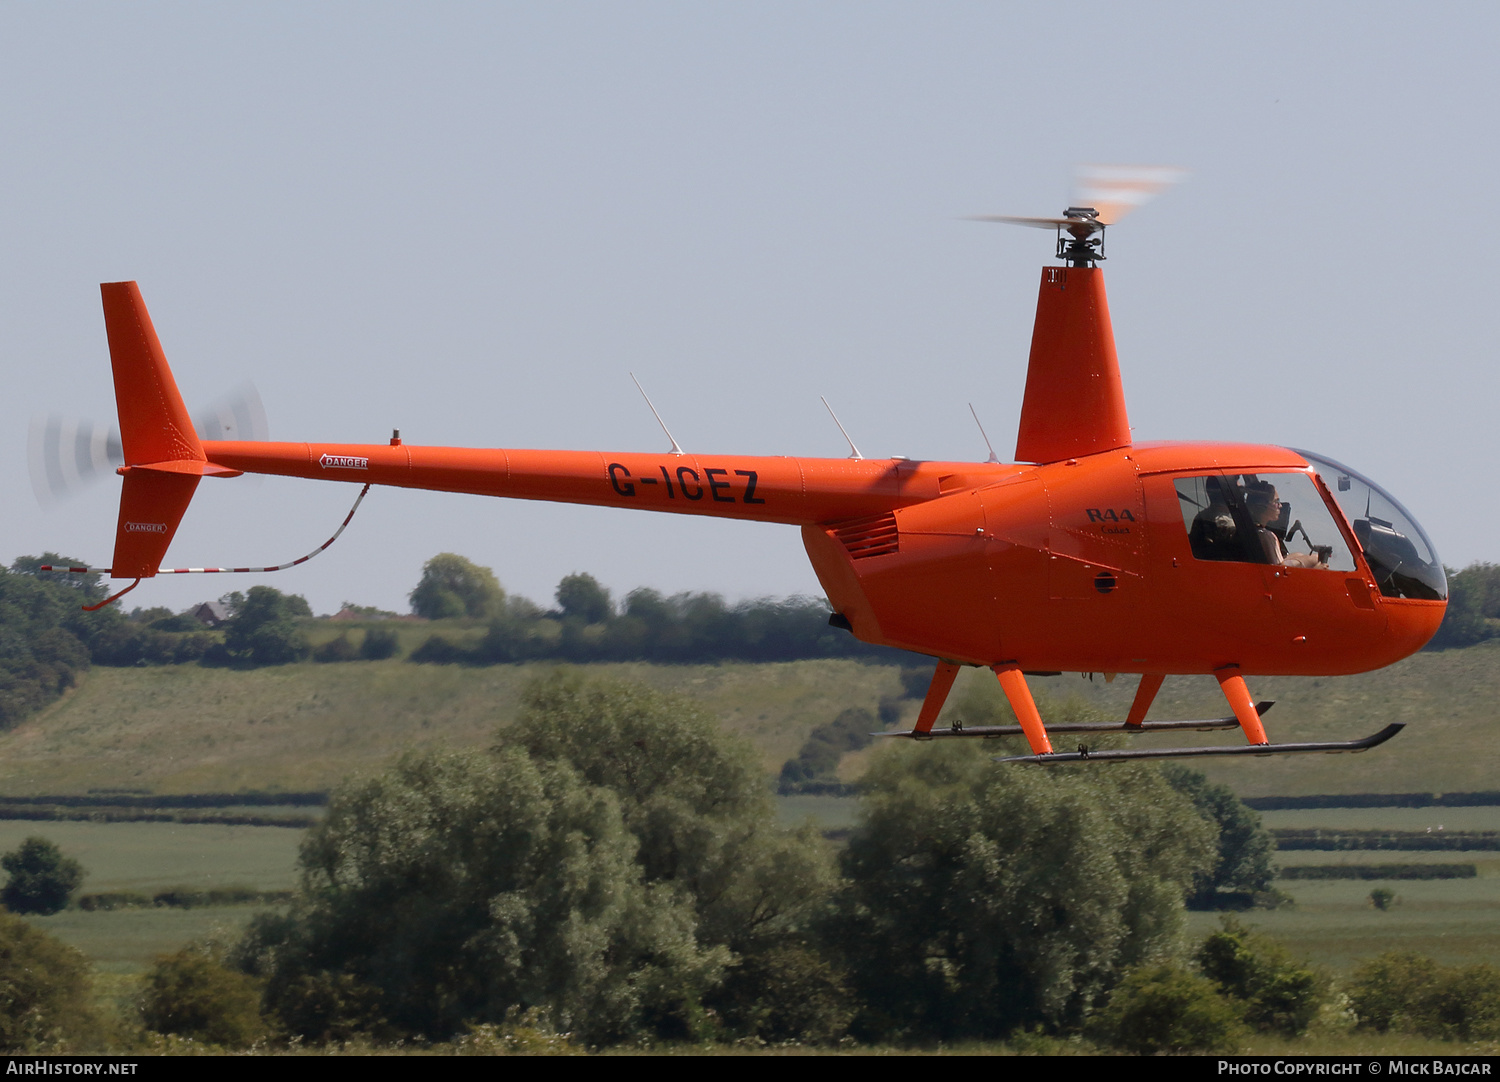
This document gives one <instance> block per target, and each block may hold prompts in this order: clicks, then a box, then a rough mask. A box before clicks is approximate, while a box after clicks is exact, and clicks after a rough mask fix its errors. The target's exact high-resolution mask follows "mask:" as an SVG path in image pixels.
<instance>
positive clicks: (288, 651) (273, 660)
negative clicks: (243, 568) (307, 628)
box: [224, 586, 312, 666]
mask: <svg viewBox="0 0 1500 1082" xmlns="http://www.w3.org/2000/svg"><path fill="white" fill-rule="evenodd" d="M311 611H312V610H311V609H310V608H309V607H308V604H307V599H306V598H303V597H301V596H299V595H296V594H290V595H288V594H283V593H282V592H281V591H280V590H277V589H275V588H274V587H271V586H252V587H250V589H249V590H248V591H247V592H246V593H245V595H244V597H243V599H241V600H240V601H239V602H238V603H237V604H236V605H235V612H234V615H233V616H232V617H230V618H229V620H228V621H227V622H226V623H225V625H224V648H225V650H227V651H228V653H229V656H230V657H231V658H233V659H234V660H236V661H239V662H241V663H244V664H249V665H255V666H261V665H286V664H289V663H290V662H293V661H301V660H302V659H303V658H305V657H307V655H308V653H309V649H308V645H307V639H306V637H305V636H304V635H303V634H302V630H301V628H299V627H298V626H297V620H298V619H299V618H301V617H305V616H307V615H308V614H309V613H311Z"/></svg>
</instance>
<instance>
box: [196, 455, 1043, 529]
mask: <svg viewBox="0 0 1500 1082" xmlns="http://www.w3.org/2000/svg"><path fill="white" fill-rule="evenodd" d="M203 447H204V452H205V454H206V455H207V457H208V459H209V462H210V463H212V464H214V465H217V466H219V467H221V468H226V469H227V470H228V471H233V472H244V473H260V474H274V475H280V476H284V477H303V478H311V479H315V480H322V481H353V482H359V483H366V482H368V483H370V484H377V485H391V486H394V487H398V488H417V489H430V490H434V491H439V492H463V493H469V494H472V495H479V496H504V497H509V498H512V499H522V500H546V501H552V502H557V503H577V504H586V505H591V506H595V507H634V508H638V509H641V510H647V511H662V512H669V513H678V514H690V515H709V516H714V517H720V518H734V519H745V520H750V521H759V522H777V523H784V524H788V525H794V526H804V525H814V524H822V523H830V522H837V521H841V520H844V519H853V518H860V517H862V516H866V515H875V514H882V513H884V512H887V511H892V510H894V509H896V508H898V507H905V506H909V505H911V504H916V503H923V502H926V501H927V500H932V499H936V498H937V497H938V496H940V495H942V494H944V493H946V492H949V491H952V490H954V489H956V488H958V487H975V486H978V485H982V484H988V483H990V482H992V481H995V480H998V479H1000V478H1001V477H1004V476H1006V475H1007V474H1008V473H1011V472H1015V470H1016V469H1017V467H1007V466H1000V465H991V464H987V463H952V462H947V463H944V462H910V461H907V460H904V459H887V460H878V459H861V460H850V459H842V458H836V459H819V458H815V459H805V458H802V459H799V458H787V457H751V456H738V455H723V456H713V457H711V456H706V455H704V456H698V455H674V454H666V453H664V454H641V453H638V452H627V453H619V454H613V453H608V452H600V451H536V450H511V449H494V450H484V449H477V448H461V447H421V446H412V445H406V444H398V445H387V444H352V445H351V444H317V443H266V442H215V441H206V442H205V443H204V445H203Z"/></svg>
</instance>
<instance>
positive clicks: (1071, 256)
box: [1057, 207, 1104, 267]
mask: <svg viewBox="0 0 1500 1082" xmlns="http://www.w3.org/2000/svg"><path fill="white" fill-rule="evenodd" d="M1057 258H1058V259H1061V260H1063V261H1064V262H1065V263H1067V264H1068V266H1070V267H1092V266H1093V265H1094V264H1095V263H1098V262H1100V261H1101V260H1103V259H1104V223H1103V222H1101V221H1100V220H1099V212H1098V211H1097V210H1095V209H1094V208H1093V207H1069V208H1068V209H1067V210H1065V211H1063V216H1062V220H1061V221H1059V222H1058V223H1057Z"/></svg>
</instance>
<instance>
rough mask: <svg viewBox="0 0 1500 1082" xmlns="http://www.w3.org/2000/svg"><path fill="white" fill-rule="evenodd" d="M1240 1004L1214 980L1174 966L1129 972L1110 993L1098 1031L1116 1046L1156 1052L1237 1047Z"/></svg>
mask: <svg viewBox="0 0 1500 1082" xmlns="http://www.w3.org/2000/svg"><path fill="white" fill-rule="evenodd" d="M1239 1015H1240V1009H1239V1007H1238V1006H1237V1005H1236V1004H1233V1003H1231V1002H1230V1001H1229V1000H1227V999H1225V998H1224V997H1223V996H1222V995H1220V994H1219V990H1218V989H1217V988H1216V987H1215V986H1214V984H1213V982H1212V981H1209V980H1207V979H1206V978H1203V977H1200V976H1198V975H1196V974H1193V973H1189V972H1187V971H1186V970H1183V969H1179V968H1177V967H1176V966H1170V965H1154V966H1144V967H1142V968H1140V969H1137V970H1135V971H1133V972H1132V973H1130V974H1129V975H1128V976H1127V977H1126V978H1125V979H1124V980H1123V981H1122V982H1120V985H1119V986H1118V987H1117V988H1116V989H1115V990H1114V993H1113V994H1112V995H1111V996H1110V999H1109V1007H1108V1009H1107V1010H1106V1011H1105V1012H1104V1015H1103V1018H1102V1019H1101V1025H1100V1027H1099V1028H1100V1031H1101V1033H1102V1034H1103V1036H1104V1038H1105V1040H1107V1041H1108V1042H1109V1043H1110V1044H1112V1045H1113V1046H1115V1047H1116V1048H1123V1049H1124V1050H1125V1051H1127V1052H1133V1053H1135V1054H1136V1055H1153V1054H1155V1053H1158V1052H1198V1053H1210V1052H1233V1051H1234V1050H1235V1048H1236V1047H1237V1046H1238V1044H1239V1041H1240V1038H1241V1036H1242V1035H1243V1032H1244V1031H1243V1027H1242V1026H1241V1025H1240V1019H1239Z"/></svg>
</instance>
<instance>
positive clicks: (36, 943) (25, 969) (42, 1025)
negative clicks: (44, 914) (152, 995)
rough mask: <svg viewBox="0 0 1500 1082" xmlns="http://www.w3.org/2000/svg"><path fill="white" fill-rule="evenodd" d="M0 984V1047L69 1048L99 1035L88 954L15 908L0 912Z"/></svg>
mask: <svg viewBox="0 0 1500 1082" xmlns="http://www.w3.org/2000/svg"><path fill="white" fill-rule="evenodd" d="M0 990H3V995H0V1051H5V1052H26V1053H36V1052H55V1051H66V1050H69V1049H77V1048H80V1047H82V1046H85V1045H86V1044H87V1043H88V1042H89V1040H90V1039H91V1038H96V1037H97V1035H98V1029H99V1020H98V1018H97V1017H96V1016H95V1014H94V1010H93V1006H92V1004H91V1001H90V1000H91V997H90V991H89V963H88V959H87V958H85V957H84V956H83V954H82V953H80V952H79V951H77V950H74V949H73V948H72V947H69V946H67V945H66V944H64V943H62V942H60V941H59V940H56V939H54V938H53V937H52V936H49V935H47V934H46V933H45V932H43V931H41V930H40V929H37V928H34V927H32V926H31V925H30V924H29V923H27V922H26V921H25V920H22V919H21V918H20V917H16V916H12V915H10V914H9V913H0Z"/></svg>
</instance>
